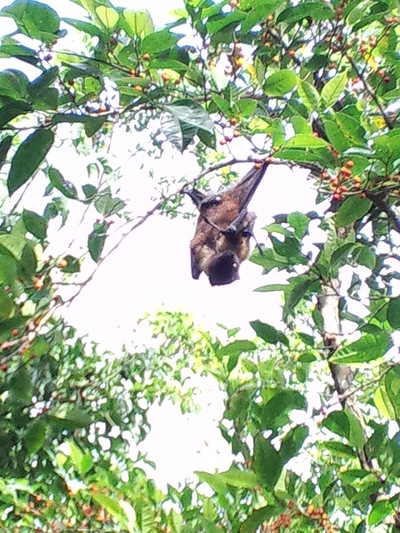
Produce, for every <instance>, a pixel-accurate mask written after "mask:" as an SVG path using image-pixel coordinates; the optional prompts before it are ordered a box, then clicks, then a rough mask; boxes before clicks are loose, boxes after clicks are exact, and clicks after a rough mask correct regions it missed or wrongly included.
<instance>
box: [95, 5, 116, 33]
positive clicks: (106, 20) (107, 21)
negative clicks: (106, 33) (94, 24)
mask: <svg viewBox="0 0 400 533" xmlns="http://www.w3.org/2000/svg"><path fill="white" fill-rule="evenodd" d="M96 15H97V16H98V17H99V20H100V21H101V23H102V24H103V26H104V27H106V28H107V29H108V30H113V29H114V28H115V26H116V25H117V22H118V20H119V15H118V12H117V11H116V10H115V9H113V8H112V7H106V6H99V7H97V8H96Z"/></svg>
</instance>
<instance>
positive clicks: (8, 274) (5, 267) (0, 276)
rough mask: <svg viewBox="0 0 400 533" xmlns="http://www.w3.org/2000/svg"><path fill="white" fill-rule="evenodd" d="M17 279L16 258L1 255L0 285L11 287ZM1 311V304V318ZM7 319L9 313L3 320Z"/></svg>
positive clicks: (0, 308)
mask: <svg viewBox="0 0 400 533" xmlns="http://www.w3.org/2000/svg"><path fill="white" fill-rule="evenodd" d="M16 277H17V262H16V260H15V259H14V257H8V256H6V255H2V254H1V255H0V285H9V286H11V285H12V284H13V283H14V281H15V278H16ZM1 292H2V291H1V290H0V294H1ZM10 300H11V301H12V299H11V298H10ZM12 308H13V307H12ZM12 308H11V309H12ZM1 310H2V307H1V303H0V316H1ZM7 317H8V313H7V316H5V317H2V318H7Z"/></svg>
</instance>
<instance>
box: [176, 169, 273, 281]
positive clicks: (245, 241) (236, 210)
mask: <svg viewBox="0 0 400 533" xmlns="http://www.w3.org/2000/svg"><path fill="white" fill-rule="evenodd" d="M267 167H268V163H267V162H263V163H256V164H255V165H254V167H253V168H252V169H251V170H250V172H248V173H247V174H246V176H245V177H244V178H243V179H242V180H241V181H240V182H239V183H238V184H237V185H236V186H235V187H233V188H231V189H228V190H226V191H224V192H221V193H219V194H213V195H211V196H205V195H204V194H203V193H202V192H200V191H198V190H196V189H190V190H188V189H186V190H185V189H183V191H182V192H185V193H186V194H188V195H189V196H190V197H191V199H192V200H193V202H194V203H195V205H196V207H197V208H198V210H199V212H200V215H199V218H198V220H197V226H196V232H195V234H194V237H193V239H192V241H191V243H190V253H191V265H192V277H193V278H194V279H199V277H200V274H201V273H202V272H205V273H206V274H207V276H208V278H209V280H210V283H211V285H227V284H229V283H232V282H233V281H235V280H237V279H239V266H240V264H241V263H242V262H243V261H244V260H245V259H247V257H248V255H249V252H250V238H251V237H252V236H253V226H254V221H255V219H256V215H255V213H249V212H248V210H247V206H248V204H249V202H250V200H251V198H252V197H253V195H254V193H255V191H256V189H257V187H258V185H259V184H260V182H261V180H262V178H263V176H264V174H265V171H266V170H267Z"/></svg>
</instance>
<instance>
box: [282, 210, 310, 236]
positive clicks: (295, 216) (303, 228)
mask: <svg viewBox="0 0 400 533" xmlns="http://www.w3.org/2000/svg"><path fill="white" fill-rule="evenodd" d="M287 220H288V222H289V224H290V225H291V226H292V228H293V229H294V234H295V236H296V237H297V238H298V239H299V240H301V239H302V238H303V237H304V236H305V235H306V234H307V230H308V224H309V222H310V219H309V218H308V216H307V215H304V214H303V213H299V212H298V211H295V212H294V213H289V214H288V217H287Z"/></svg>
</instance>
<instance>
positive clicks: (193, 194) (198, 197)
mask: <svg viewBox="0 0 400 533" xmlns="http://www.w3.org/2000/svg"><path fill="white" fill-rule="evenodd" d="M182 192H183V193H184V194H187V195H188V196H190V198H191V199H192V201H193V203H194V205H195V206H196V207H197V208H198V209H199V208H200V204H201V202H202V201H203V200H204V198H205V194H203V193H202V192H200V191H198V190H197V189H188V188H187V187H184V188H183V189H182Z"/></svg>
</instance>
